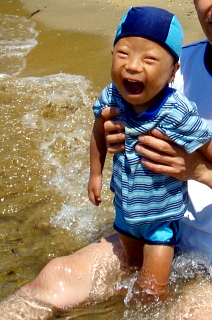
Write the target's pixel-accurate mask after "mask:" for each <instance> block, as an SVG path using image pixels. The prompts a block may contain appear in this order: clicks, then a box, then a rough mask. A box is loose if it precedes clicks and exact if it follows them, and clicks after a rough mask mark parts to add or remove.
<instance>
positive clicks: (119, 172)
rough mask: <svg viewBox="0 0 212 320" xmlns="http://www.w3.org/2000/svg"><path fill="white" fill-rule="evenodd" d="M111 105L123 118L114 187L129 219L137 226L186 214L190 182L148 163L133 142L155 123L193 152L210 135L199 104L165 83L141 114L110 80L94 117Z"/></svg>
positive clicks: (116, 157)
mask: <svg viewBox="0 0 212 320" xmlns="http://www.w3.org/2000/svg"><path fill="white" fill-rule="evenodd" d="M108 106H118V107H119V108H120V110H121V116H120V117H119V119H121V120H124V122H125V133H126V141H125V151H124V152H121V153H119V154H116V155H114V158H113V174H112V179H111V190H112V191H113V192H114V203H115V205H116V206H118V207H119V208H121V209H122V210H123V213H124V217H125V221H126V223H127V224H128V225H131V226H136V225H140V224H144V223H151V222H159V221H166V220H176V219H180V218H182V217H183V214H184V212H185V211H186V207H187V198H188V195H187V182H185V181H180V180H177V179H174V178H172V177H169V176H166V175H163V174H157V173H154V172H153V171H151V170H149V169H147V168H145V167H144V166H143V165H142V164H141V162H140V157H141V156H140V155H139V154H138V153H137V152H136V151H135V149H134V147H135V144H136V143H138V140H137V137H138V135H140V134H144V133H147V132H149V131H150V130H151V129H152V128H157V129H158V130H160V131H162V132H163V133H165V134H166V135H167V136H168V137H170V138H171V139H172V140H173V141H175V142H176V143H177V144H179V145H181V146H183V147H184V148H185V149H186V151H187V152H189V153H192V152H194V151H195V150H196V149H198V148H199V147H201V146H202V145H204V144H205V143H206V142H208V141H209V140H210V139H211V130H210V128H209V127H208V126H207V125H206V124H205V122H203V121H202V120H201V118H200V117H199V115H198V113H197V108H196V105H195V104H194V103H193V102H190V101H188V99H187V98H186V97H185V96H184V95H183V94H181V93H180V92H178V91H176V90H175V89H172V88H169V87H167V88H166V89H165V92H164V94H163V96H162V97H160V98H159V100H158V101H157V102H156V103H155V104H154V105H152V106H151V107H150V108H148V109H147V110H146V111H144V112H143V113H142V114H141V115H139V116H137V115H136V114H135V113H134V112H133V111H132V109H131V108H130V105H129V104H128V103H127V102H126V101H125V100H124V99H123V98H122V97H121V95H120V94H119V92H118V90H117V89H116V87H115V85H114V84H113V83H111V84H110V85H108V86H107V87H106V88H105V89H104V90H103V91H102V93H101V95H100V96H99V98H98V99H97V101H96V102H95V104H94V106H93V111H94V115H95V117H99V116H100V115H101V111H102V109H103V108H106V107H108Z"/></svg>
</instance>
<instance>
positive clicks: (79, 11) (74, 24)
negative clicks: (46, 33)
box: [22, 0, 204, 43]
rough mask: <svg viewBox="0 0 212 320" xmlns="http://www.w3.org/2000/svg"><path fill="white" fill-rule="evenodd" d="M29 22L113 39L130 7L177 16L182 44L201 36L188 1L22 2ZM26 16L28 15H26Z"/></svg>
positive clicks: (42, 0) (190, 2) (54, 0)
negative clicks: (160, 11)
mask: <svg viewBox="0 0 212 320" xmlns="http://www.w3.org/2000/svg"><path fill="white" fill-rule="evenodd" d="M22 3H23V5H24V8H25V9H26V10H27V11H29V13H30V14H33V13H35V12H36V11H37V13H35V14H33V15H32V17H31V18H32V19H33V20H35V21H38V22H40V23H42V24H44V25H45V26H46V27H48V28H54V29H58V30H66V31H67V30H69V31H70V30H72V31H77V32H92V33H95V34H106V35H107V36H108V37H113V36H114V33H115V30H116V27H117V25H118V23H119V21H120V18H121V17H122V15H123V14H124V13H125V11H126V10H127V9H128V8H129V7H130V6H142V5H148V6H158V7H161V8H164V9H167V10H169V11H171V12H173V13H175V14H177V16H178V18H179V20H180V22H181V23H182V26H183V28H184V31H185V43H188V42H191V41H195V40H196V39H197V40H199V39H201V38H202V37H204V36H203V33H202V31H201V28H200V26H199V22H198V20H197V16H196V12H195V10H194V5H193V1H191V0H148V1H147V0H134V1H131V0H84V1H79V0H71V1H70V0H60V1H58V0H36V1H33V0H22ZM30 14H29V15H30Z"/></svg>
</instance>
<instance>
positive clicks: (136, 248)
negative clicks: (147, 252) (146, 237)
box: [119, 233, 144, 271]
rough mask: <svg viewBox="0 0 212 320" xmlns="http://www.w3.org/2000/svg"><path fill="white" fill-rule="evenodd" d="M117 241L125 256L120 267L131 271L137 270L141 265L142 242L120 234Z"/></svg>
mask: <svg viewBox="0 0 212 320" xmlns="http://www.w3.org/2000/svg"><path fill="white" fill-rule="evenodd" d="M119 240H120V242H121V245H122V248H123V251H124V255H125V260H124V263H123V265H122V267H123V268H126V269H129V270H132V271H134V270H139V269H140V268H141V266H142V264H143V246H144V242H143V241H142V240H140V239H134V238H130V237H128V236H125V235H123V234H121V233H119Z"/></svg>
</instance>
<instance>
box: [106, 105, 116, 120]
mask: <svg viewBox="0 0 212 320" xmlns="http://www.w3.org/2000/svg"><path fill="white" fill-rule="evenodd" d="M119 115H120V109H119V107H107V108H105V109H103V110H102V116H103V118H104V119H105V120H110V119H111V118H113V117H117V116H119Z"/></svg>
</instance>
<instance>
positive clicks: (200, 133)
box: [158, 95, 212, 153]
mask: <svg viewBox="0 0 212 320" xmlns="http://www.w3.org/2000/svg"><path fill="white" fill-rule="evenodd" d="M167 119H168V121H167V125H166V126H160V125H159V127H158V129H159V130H161V131H162V132H164V133H165V134H166V135H167V136H168V137H169V138H171V139H172V140H173V141H175V142H176V143H177V144H179V145H181V146H183V147H184V148H185V150H186V151H187V152H188V153H192V152H194V151H195V150H197V149H199V148H200V147H201V146H203V145H204V144H205V143H207V142H208V141H209V140H210V139H211V137H212V131H211V129H210V127H209V126H208V125H207V124H206V122H205V121H204V120H202V119H201V118H200V116H199V114H198V112H197V107H196V104H195V103H194V102H191V101H189V100H188V99H186V98H184V97H183V96H182V95H181V96H180V98H179V99H178V103H177V104H175V108H174V109H173V112H170V114H169V115H168V117H167V118H166V120H167Z"/></svg>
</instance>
